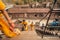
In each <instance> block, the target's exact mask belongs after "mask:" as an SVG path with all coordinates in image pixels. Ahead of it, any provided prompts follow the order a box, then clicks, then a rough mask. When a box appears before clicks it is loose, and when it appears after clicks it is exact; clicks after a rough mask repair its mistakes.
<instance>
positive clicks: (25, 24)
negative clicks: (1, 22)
mask: <svg viewBox="0 0 60 40" xmlns="http://www.w3.org/2000/svg"><path fill="white" fill-rule="evenodd" d="M21 24H22V31H28V29H31V31H32V30H34V23H33V22H32V23H31V24H30V25H28V23H27V22H26V21H25V20H23V21H22V22H21ZM29 26H30V28H29Z"/></svg>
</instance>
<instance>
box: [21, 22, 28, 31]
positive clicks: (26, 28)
mask: <svg viewBox="0 0 60 40" xmlns="http://www.w3.org/2000/svg"><path fill="white" fill-rule="evenodd" d="M22 24H23V25H24V30H25V31H27V30H28V27H27V22H22Z"/></svg>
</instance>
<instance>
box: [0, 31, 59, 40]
mask: <svg viewBox="0 0 60 40" xmlns="http://www.w3.org/2000/svg"><path fill="white" fill-rule="evenodd" d="M0 40H60V39H59V38H58V37H49V36H48V37H44V38H43V39H42V38H41V37H40V36H38V35H37V34H36V32H35V31H22V32H21V34H20V35H18V36H16V37H14V38H7V37H3V38H2V39H0Z"/></svg>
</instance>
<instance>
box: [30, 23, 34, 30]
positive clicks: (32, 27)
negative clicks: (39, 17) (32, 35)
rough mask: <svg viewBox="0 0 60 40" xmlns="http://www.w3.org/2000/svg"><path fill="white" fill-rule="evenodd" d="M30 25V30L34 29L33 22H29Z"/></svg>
mask: <svg viewBox="0 0 60 40" xmlns="http://www.w3.org/2000/svg"><path fill="white" fill-rule="evenodd" d="M30 27H31V31H32V30H34V24H33V22H32V23H31V24H30Z"/></svg>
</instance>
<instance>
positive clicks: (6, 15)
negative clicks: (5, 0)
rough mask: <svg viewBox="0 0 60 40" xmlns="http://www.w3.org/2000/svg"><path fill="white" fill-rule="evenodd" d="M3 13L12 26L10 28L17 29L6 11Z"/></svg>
mask: <svg viewBox="0 0 60 40" xmlns="http://www.w3.org/2000/svg"><path fill="white" fill-rule="evenodd" d="M2 13H3V14H4V16H5V17H6V19H7V21H8V23H9V24H10V26H12V27H15V25H14V23H13V22H12V20H11V19H10V17H9V16H8V13H7V12H6V11H5V10H2Z"/></svg>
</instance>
